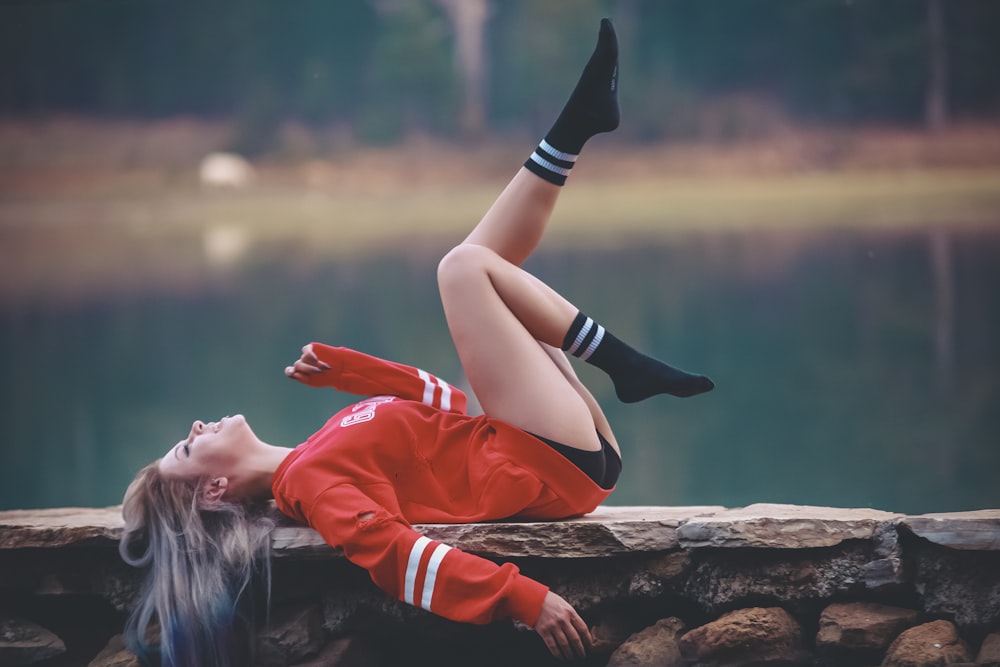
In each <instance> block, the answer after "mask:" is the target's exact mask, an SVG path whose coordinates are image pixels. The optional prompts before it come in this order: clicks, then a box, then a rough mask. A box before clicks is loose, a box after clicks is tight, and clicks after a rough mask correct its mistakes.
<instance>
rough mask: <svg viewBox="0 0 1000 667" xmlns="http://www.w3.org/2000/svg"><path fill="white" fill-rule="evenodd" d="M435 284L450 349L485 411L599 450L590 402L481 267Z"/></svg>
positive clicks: (448, 277) (577, 446)
mask: <svg viewBox="0 0 1000 667" xmlns="http://www.w3.org/2000/svg"><path fill="white" fill-rule="evenodd" d="M440 289H441V301H442V304H443V306H444V311H445V316H446V318H447V320H448V328H449V329H450V331H451V336H452V339H453V340H454V342H455V349H456V351H457V352H458V356H459V359H460V360H461V362H462V367H463V368H464V370H465V373H466V376H467V377H468V379H469V383H470V385H471V386H472V390H473V391H474V392H475V394H476V398H477V399H478V400H479V403H480V405H481V406H482V407H483V411H484V412H485V413H486V414H487V415H489V416H491V417H495V418H497V419H501V420H503V421H505V422H507V423H509V424H511V425H513V426H516V427H518V428H521V429H524V430H525V431H530V432H532V433H535V434H537V435H541V436H544V437H546V438H549V439H552V440H556V441H558V442H561V443H563V444H566V445H568V446H570V447H576V448H578V449H585V450H590V451H596V450H598V449H600V448H601V444H600V441H599V440H598V438H597V434H596V432H595V430H594V428H595V426H594V419H593V417H592V415H591V413H590V408H589V406H588V405H587V403H586V402H585V401H584V399H583V398H582V397H581V396H580V394H579V393H578V392H577V390H576V388H574V386H573V385H572V384H571V383H570V381H569V380H568V379H567V377H566V376H565V375H564V374H563V372H562V371H561V370H560V368H559V367H558V366H557V364H556V363H555V362H554V361H553V359H552V358H551V357H550V356H549V355H548V354H547V353H546V352H545V350H544V349H543V348H542V347H541V346H540V345H539V344H538V341H537V340H536V339H535V337H534V336H533V335H532V334H531V333H530V332H529V331H528V330H527V329H526V328H525V326H524V325H523V324H522V323H521V321H520V320H518V318H517V317H515V315H514V313H513V312H511V310H510V308H508V306H507V305H506V304H505V303H504V301H503V299H501V297H500V295H499V294H498V293H497V291H496V289H495V288H494V286H493V284H492V282H491V280H490V277H489V275H488V274H487V272H486V271H485V270H476V267H475V266H470V267H468V268H467V269H463V270H459V271H457V272H451V273H450V274H449V275H447V276H445V275H442V276H441V279H440Z"/></svg>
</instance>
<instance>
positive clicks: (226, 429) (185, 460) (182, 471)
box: [160, 415, 259, 478]
mask: <svg viewBox="0 0 1000 667" xmlns="http://www.w3.org/2000/svg"><path fill="white" fill-rule="evenodd" d="M258 442H259V441H258V440H257V436H256V435H254V432H253V431H252V430H250V426H249V425H248V424H247V420H246V419H245V418H244V417H243V415H233V416H232V417H223V418H222V419H220V420H219V421H217V422H209V423H207V424H206V423H205V422H203V421H201V420H195V422H194V423H193V424H192V425H191V431H190V432H189V433H188V436H187V437H186V438H184V439H183V440H181V441H180V442H178V443H177V444H176V445H174V446H173V447H171V448H170V449H169V450H168V451H167V453H166V454H165V455H164V456H163V458H162V459H160V473H161V474H162V475H163V476H164V477H185V478H192V477H215V476H228V475H231V474H233V471H234V470H235V469H236V468H237V467H238V463H239V461H240V459H242V458H243V457H244V456H245V455H246V454H247V452H249V451H250V450H251V449H252V448H253V446H254V445H256V444H257V443H258Z"/></svg>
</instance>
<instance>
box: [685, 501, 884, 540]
mask: <svg viewBox="0 0 1000 667" xmlns="http://www.w3.org/2000/svg"><path fill="white" fill-rule="evenodd" d="M900 518H902V517H901V515H899V514H892V513H890V512H883V511H881V510H874V509H842V508H836V507H811V506H805V505H776V504H767V503H761V504H756V505H749V506H747V507H740V508H734V509H728V510H725V511H722V512H716V513H714V514H710V515H705V516H699V517H694V518H691V519H688V520H687V521H686V522H684V524H683V525H681V526H680V527H679V528H678V529H677V536H678V539H679V541H680V544H681V546H683V547H685V548H699V547H724V548H742V547H753V548H766V549H811V548H817V547H831V546H835V545H837V544H840V543H841V542H843V541H845V540H872V539H873V538H875V537H880V538H881V537H882V536H883V535H884V531H882V530H881V529H882V528H883V527H884V526H885V525H886V524H890V525H891V524H893V523H895V522H896V521H898V520H899V519H900Z"/></svg>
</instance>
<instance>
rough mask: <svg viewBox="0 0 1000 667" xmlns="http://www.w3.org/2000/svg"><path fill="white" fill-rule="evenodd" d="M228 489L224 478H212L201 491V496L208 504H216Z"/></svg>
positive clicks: (227, 482) (227, 481)
mask: <svg viewBox="0 0 1000 667" xmlns="http://www.w3.org/2000/svg"><path fill="white" fill-rule="evenodd" d="M228 487H229V480H228V479H226V478H225V477H214V478H213V479H212V480H211V481H210V482H209V483H208V484H206V485H205V487H204V488H203V489H202V495H204V497H205V500H208V501H210V502H213V503H214V502H218V501H220V500H222V496H224V495H225V494H226V489H227V488H228Z"/></svg>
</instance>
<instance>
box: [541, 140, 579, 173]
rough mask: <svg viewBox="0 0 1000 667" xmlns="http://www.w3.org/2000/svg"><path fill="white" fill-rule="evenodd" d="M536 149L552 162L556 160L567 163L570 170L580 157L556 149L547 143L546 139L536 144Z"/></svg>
mask: <svg viewBox="0 0 1000 667" xmlns="http://www.w3.org/2000/svg"><path fill="white" fill-rule="evenodd" d="M538 148H539V150H541V151H542V152H543V153H544V154H545V155H548V156H550V159H552V160H556V161H558V162H568V163H569V168H570V169H572V168H573V163H575V162H576V159H577V158H578V157H580V156H579V154H575V153H566V152H565V151H561V150H559V149H558V148H556V147H555V146H553V145H552V144H550V143H549V141H548V137H546V138H545V139H542V143H540V144H538Z"/></svg>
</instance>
